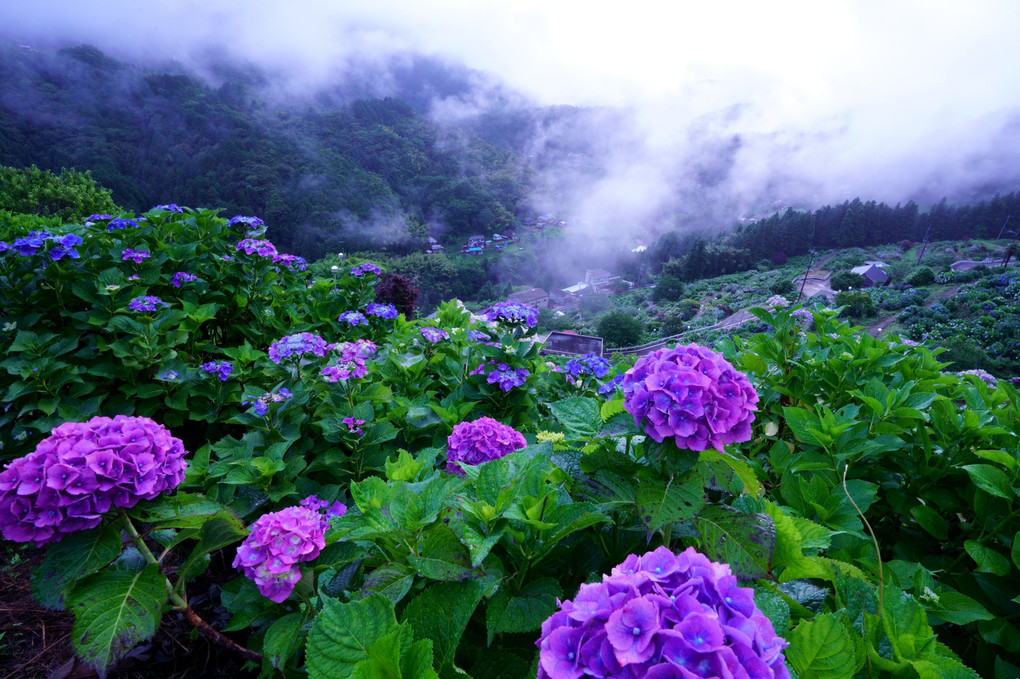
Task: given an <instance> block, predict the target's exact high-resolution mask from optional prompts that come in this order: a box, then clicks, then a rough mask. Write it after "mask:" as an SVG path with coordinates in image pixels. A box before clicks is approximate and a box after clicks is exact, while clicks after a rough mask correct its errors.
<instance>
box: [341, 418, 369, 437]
mask: <svg viewBox="0 0 1020 679" xmlns="http://www.w3.org/2000/svg"><path fill="white" fill-rule="evenodd" d="M342 422H343V423H344V424H346V425H347V431H349V432H350V433H352V434H357V435H359V436H360V435H362V434H364V433H365V432H363V431H362V430H361V425H363V424H365V421H364V420H356V419H354V418H353V417H345V418H344V419H343V420H342Z"/></svg>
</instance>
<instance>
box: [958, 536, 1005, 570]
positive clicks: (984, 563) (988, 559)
mask: <svg viewBox="0 0 1020 679" xmlns="http://www.w3.org/2000/svg"><path fill="white" fill-rule="evenodd" d="M963 548H964V549H965V550H967V554H969V555H970V557H971V558H972V559H974V561H976V562H977V565H978V567H977V570H978V572H979V573H992V574H993V575H1007V574H1009V571H1010V565H1009V559H1007V558H1006V557H1004V556H1003V555H1002V554H999V553H998V552H997V551H995V550H994V549H989V548H988V547H985V546H984V545H982V544H981V543H980V542H978V541H976V540H967V541H966V542H964V543H963Z"/></svg>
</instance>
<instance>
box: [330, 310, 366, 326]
mask: <svg viewBox="0 0 1020 679" xmlns="http://www.w3.org/2000/svg"><path fill="white" fill-rule="evenodd" d="M336 320H337V321H339V322H340V323H346V324H347V325H350V326H356V325H368V319H367V318H365V314H363V313H361V312H360V311H345V312H343V313H342V314H340V316H339V317H338V318H337V319H336Z"/></svg>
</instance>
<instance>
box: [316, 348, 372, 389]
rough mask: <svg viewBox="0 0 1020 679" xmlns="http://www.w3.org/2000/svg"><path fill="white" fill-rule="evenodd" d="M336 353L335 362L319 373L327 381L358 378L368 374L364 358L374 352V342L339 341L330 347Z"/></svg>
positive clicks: (343, 380) (344, 380)
mask: <svg viewBox="0 0 1020 679" xmlns="http://www.w3.org/2000/svg"><path fill="white" fill-rule="evenodd" d="M330 348H331V349H332V351H333V352H334V353H335V354H337V358H336V362H335V363H334V364H333V365H328V366H326V367H325V368H323V369H322V372H321V375H322V378H323V379H324V380H326V381H327V382H346V381H347V380H349V379H356V380H357V379H360V378H362V377H364V376H365V375H366V374H368V366H367V365H366V364H365V359H366V358H368V357H369V356H372V355H373V354H375V352H376V349H377V347H376V345H375V342H372V341H369V340H361V339H359V340H357V341H355V342H341V343H340V344H335V345H332V346H331V347H330Z"/></svg>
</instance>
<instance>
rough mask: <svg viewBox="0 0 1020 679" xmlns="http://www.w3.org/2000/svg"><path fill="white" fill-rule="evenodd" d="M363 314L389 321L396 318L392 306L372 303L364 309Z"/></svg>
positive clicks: (395, 308) (395, 312)
mask: <svg viewBox="0 0 1020 679" xmlns="http://www.w3.org/2000/svg"><path fill="white" fill-rule="evenodd" d="M365 313H367V314H368V315H369V316H378V317H379V318H384V319H386V320H390V319H394V318H396V317H397V307H395V306H393V305H392V304H376V303H375V302H372V303H371V304H369V305H368V308H367V309H365Z"/></svg>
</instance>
